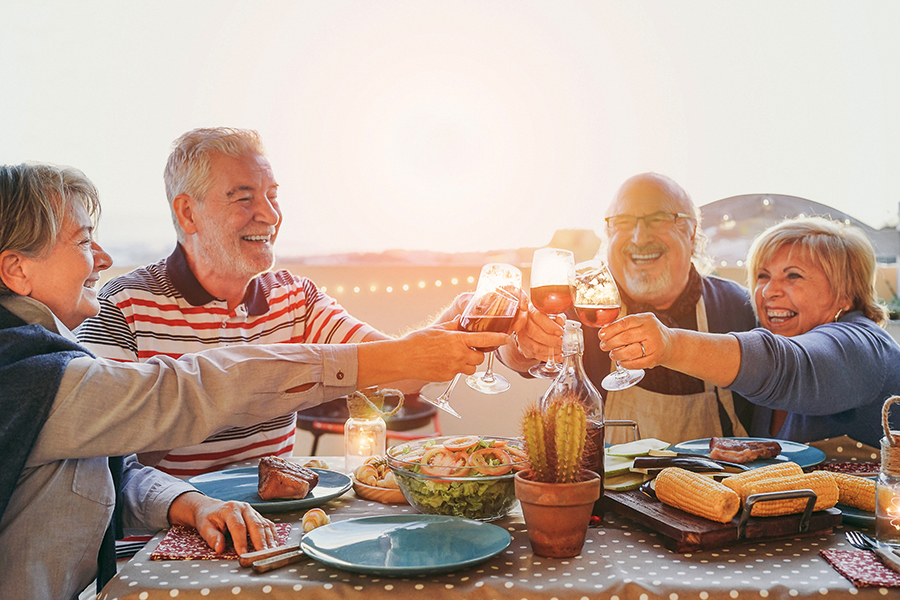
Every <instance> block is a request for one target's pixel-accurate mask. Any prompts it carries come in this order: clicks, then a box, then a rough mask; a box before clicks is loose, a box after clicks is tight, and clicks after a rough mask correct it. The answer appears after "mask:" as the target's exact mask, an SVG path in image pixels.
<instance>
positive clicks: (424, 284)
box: [319, 275, 476, 296]
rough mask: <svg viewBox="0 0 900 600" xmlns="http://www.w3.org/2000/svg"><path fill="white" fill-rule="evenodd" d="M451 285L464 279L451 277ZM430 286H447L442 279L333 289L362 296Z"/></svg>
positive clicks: (470, 278)
mask: <svg viewBox="0 0 900 600" xmlns="http://www.w3.org/2000/svg"><path fill="white" fill-rule="evenodd" d="M475 280H476V278H475V276H473V275H469V276H466V277H465V281H466V282H468V283H470V284H473V283H475ZM449 283H450V284H451V285H460V284H461V283H463V278H461V277H451V278H450V279H449ZM429 285H431V286H432V287H434V288H442V287H444V285H445V281H444V280H442V279H435V280H434V282H433V283H431V284H429V282H427V281H424V280H420V281H418V282H417V283H415V284H409V283H404V284H403V285H398V286H394V285H380V284H377V283H370V284H369V285H368V286H366V287H360V286H358V285H357V286H353V287H349V286H343V285H333V286H331V288H333V293H334V295H336V296H339V295H341V294H343V293H345V291H347V290H352V291H353V293H354V294H361V293H364V292H368V293H371V294H377V293H378V292H379V291H384V292H385V293H388V294H391V293H393V292H394V291H395V290H397V291H399V290H403V291H404V292H408V291H410V290H411V289H412V288H414V287H417V288H418V289H420V290H427V289H428V288H429ZM319 289H320V290H321V291H322V292H323V293H327V292H328V290H329V287H328V286H324V285H323V286H320V288H319Z"/></svg>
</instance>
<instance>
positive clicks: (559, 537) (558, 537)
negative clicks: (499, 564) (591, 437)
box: [515, 395, 601, 558]
mask: <svg viewBox="0 0 900 600" xmlns="http://www.w3.org/2000/svg"><path fill="white" fill-rule="evenodd" d="M522 435H523V437H524V438H525V450H526V451H527V453H528V458H529V461H530V462H531V468H530V469H527V470H524V471H520V472H519V473H516V479H515V482H516V498H518V499H519V502H520V503H521V505H522V514H523V516H524V517H525V526H526V528H527V529H528V539H529V541H530V542H531V549H532V550H533V551H534V553H535V554H537V555H539V556H547V557H553V558H565V557H572V556H577V555H578V554H579V553H580V552H581V548H582V546H584V539H585V536H586V535H587V529H588V525H589V524H590V520H591V509H592V508H593V506H594V501H596V500H597V499H598V498H599V497H600V485H601V479H600V476H599V475H597V474H596V473H594V472H593V471H590V470H588V469H584V468H582V457H583V456H584V445H585V443H586V442H585V440H586V438H587V415H586V414H585V410H584V406H582V405H581V403H580V402H578V399H577V398H576V397H573V396H565V395H563V396H559V397H557V398H556V399H554V400H553V401H552V402H551V403H550V404H549V405H547V407H546V410H544V411H542V410H541V409H540V408H539V407H538V406H530V407H528V408H527V409H526V410H525V414H524V415H523V417H522Z"/></svg>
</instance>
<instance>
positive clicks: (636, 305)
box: [584, 173, 756, 443]
mask: <svg viewBox="0 0 900 600" xmlns="http://www.w3.org/2000/svg"><path fill="white" fill-rule="evenodd" d="M605 233H606V255H607V261H608V263H609V268H610V271H612V274H613V277H614V278H615V280H616V282H617V283H618V284H619V290H620V291H621V294H622V312H621V316H624V315H625V314H633V313H639V312H652V313H654V314H655V315H656V316H657V318H659V320H660V321H662V322H663V323H665V324H666V325H669V326H671V327H678V328H682V329H692V330H695V331H709V332H713V333H727V332H729V331H747V330H749V329H752V328H754V327H756V317H755V316H754V314H753V308H752V305H751V303H750V296H749V294H748V292H747V290H746V289H745V288H743V287H742V286H740V285H739V284H737V283H735V282H732V281H728V280H725V279H721V278H718V277H714V276H711V275H701V274H700V271H699V270H698V267H700V270H704V267H706V266H707V265H709V263H710V262H711V261H710V260H709V257H708V256H707V255H706V253H705V250H704V246H705V243H706V241H707V240H706V237H705V236H704V235H703V232H702V231H701V229H700V211H699V210H698V209H697V207H696V206H695V205H694V203H693V201H691V198H690V197H689V196H688V194H687V192H685V191H684V189H682V188H681V186H680V185H678V184H677V183H676V182H674V181H673V180H671V179H670V178H668V177H666V176H664V175H659V174H656V173H643V174H640V175H635V176H633V177H631V178H629V179H628V180H626V181H625V183H623V184H622V186H621V187H620V188H619V191H618V192H617V194H616V197H615V198H614V199H613V201H612V203H611V204H610V205H609V208H608V209H607V212H606V227H605ZM597 331H598V330H596V329H591V328H586V329H585V336H584V339H585V351H584V366H585V370H586V371H587V373H588V376H589V377H590V378H591V380H592V381H593V382H594V384H595V385H596V386H597V388H598V389H601V391H602V388H600V380H602V379H603V377H604V376H605V375H607V374H609V373H610V371H611V370H612V369H614V368H615V365H614V364H611V361H610V358H609V355H608V354H607V353H606V352H603V351H601V350H600V347H599V343H598V340H597V335H596V334H597ZM623 366H626V367H627V366H628V365H627V364H624V365H623ZM602 393H605V394H606V405H605V418H606V419H607V420H615V419H626V420H634V421H637V423H638V425H639V426H640V430H641V436H642V437H655V438H659V439H662V440H665V441H669V442H672V443H675V442H679V441H684V440H692V439H697V438H706V437H712V436H716V437H718V436H744V435H747V428H746V426H745V425H744V423H748V424H749V423H750V416H751V415H750V413H751V412H752V405H750V404H749V403H748V402H747V401H746V400H744V399H743V398H741V397H740V396H737V395H736V394H732V393H731V392H730V391H728V390H723V389H721V388H717V387H715V386H713V385H711V384H709V383H706V382H704V381H701V380H699V379H695V378H693V377H689V376H686V375H683V374H681V373H677V372H675V371H671V370H669V369H666V368H663V367H655V368H653V369H648V370H647V373H646V375H645V376H644V378H643V380H642V381H641V382H640V383H638V385H636V386H634V387H631V388H628V389H626V390H622V391H617V392H603V391H602ZM625 433H626V432H625V431H624V430H622V429H619V428H616V429H611V430H610V431H607V437H606V441H607V442H613V443H615V442H620V441H624V440H625V438H626V437H628V436H626V435H625Z"/></svg>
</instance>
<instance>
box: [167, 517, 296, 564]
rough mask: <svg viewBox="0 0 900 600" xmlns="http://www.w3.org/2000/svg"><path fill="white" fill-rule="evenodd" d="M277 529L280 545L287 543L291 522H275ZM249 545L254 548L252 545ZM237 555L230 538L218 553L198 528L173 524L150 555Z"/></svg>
mask: <svg viewBox="0 0 900 600" xmlns="http://www.w3.org/2000/svg"><path fill="white" fill-rule="evenodd" d="M275 530H276V531H277V533H278V545H279V546H280V545H282V544H286V543H287V539H288V534H289V533H290V532H291V524H290V523H275ZM247 539H248V542H247V543H248V544H250V542H249V536H248V538H247ZM248 547H251V548H252V545H250V546H248ZM237 557H238V554H237V552H235V550H234V544H233V543H232V542H231V540H230V539H228V540H227V541H226V543H225V551H224V552H223V553H222V554H216V551H215V550H213V549H212V548H210V547H209V544H207V543H206V541H204V539H203V538H202V537H200V533H199V532H198V531H197V530H196V529H194V528H193V527H184V526H182V525H173V526H172V528H171V529H169V531H168V532H167V533H166V537H164V538H163V539H162V541H161V542H160V543H159V545H158V546H157V547H156V550H154V551H153V554H151V555H150V560H212V559H219V558H223V559H233V558H237Z"/></svg>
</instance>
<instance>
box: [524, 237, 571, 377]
mask: <svg viewBox="0 0 900 600" xmlns="http://www.w3.org/2000/svg"><path fill="white" fill-rule="evenodd" d="M574 283H575V255H574V254H572V252H570V251H568V250H560V249H558V248H539V249H538V250H535V251H534V258H533V259H532V261H531V303H532V304H534V307H535V308H537V309H538V310H539V311H541V312H542V313H544V314H545V315H547V316H548V317H550V318H551V319H554V320H555V319H556V316H557V315H560V314H563V313H565V312H566V311H567V310H569V309H570V308H571V307H572V285H573V284H574ZM559 371H560V365H559V364H558V363H557V362H556V361H555V360H553V350H552V349H551V350H550V351H549V352H548V354H547V362H545V363H542V364H539V365H535V366H533V367H531V368H530V369H528V372H529V373H531V374H532V375H534V376H535V377H543V378H545V379H553V378H554V377H556V376H557V375H558V374H559Z"/></svg>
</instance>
